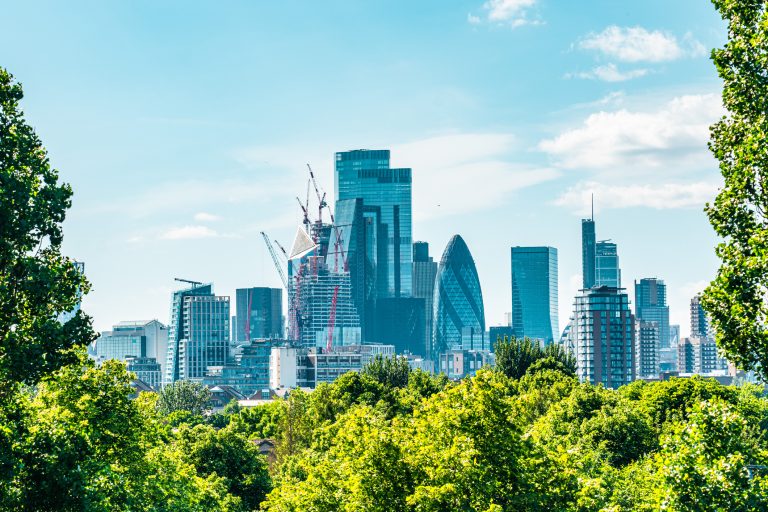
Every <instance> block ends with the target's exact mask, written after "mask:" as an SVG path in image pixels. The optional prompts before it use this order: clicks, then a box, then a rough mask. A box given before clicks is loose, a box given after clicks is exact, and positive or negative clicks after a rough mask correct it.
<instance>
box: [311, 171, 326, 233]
mask: <svg viewBox="0 0 768 512" xmlns="http://www.w3.org/2000/svg"><path fill="white" fill-rule="evenodd" d="M307 169H309V177H310V178H311V179H312V186H313V187H315V194H317V219H318V222H319V223H320V224H322V223H323V208H325V207H326V206H328V203H326V202H325V192H323V195H322V196H321V195H320V189H319V188H318V187H317V181H315V173H314V172H312V167H310V166H309V164H307Z"/></svg>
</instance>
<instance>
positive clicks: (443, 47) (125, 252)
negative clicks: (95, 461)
mask: <svg viewBox="0 0 768 512" xmlns="http://www.w3.org/2000/svg"><path fill="white" fill-rule="evenodd" d="M0 4H2V8H1V9H0V12H2V13H3V18H4V19H3V23H2V26H3V29H2V30H0V66H3V67H5V68H6V69H7V70H8V71H10V72H11V73H12V74H13V75H14V76H15V77H16V79H17V80H18V81H19V82H21V83H22V85H23V87H24V93H25V98H24V100H23V102H22V107H23V109H24V112H25V115H26V119H27V121H28V122H29V123H30V124H31V125H32V126H34V127H35V129H36V131H37V133H38V135H39V136H40V137H41V139H42V140H43V143H44V145H45V146H46V148H47V149H48V152H49V156H50V159H51V162H52V164H53V165H54V166H55V167H56V168H57V169H58V170H59V173H60V178H61V180H63V181H65V182H68V183H70V184H71V185H72V187H73V189H74V198H73V206H72V209H71V211H70V212H69V214H68V217H67V220H66V221H65V224H64V236H65V241H64V246H63V250H64V253H65V254H67V255H69V256H71V257H73V258H75V259H77V260H81V261H84V262H85V268H86V274H87V276H88V278H89V279H90V281H91V283H92V287H93V288H92V291H91V293H90V294H89V295H87V296H86V297H85V298H84V301H83V309H84V310H85V311H86V312H88V313H89V314H90V315H92V317H93V319H94V325H95V327H96V328H97V329H98V330H107V329H109V328H110V326H111V325H113V324H114V323H117V322H118V321H121V320H135V319H151V318H157V319H159V320H161V321H163V322H168V316H169V310H170V299H171V293H172V291H173V290H174V289H177V288H178V286H177V285H178V284H179V283H175V282H174V280H173V279H174V277H182V278H187V279H193V280H197V281H204V282H213V283H214V290H215V291H216V292H217V294H220V295H231V296H233V295H234V290H235V289H236V288H243V287H248V286H274V287H279V286H281V284H280V280H279V277H278V275H277V272H276V271H275V268H274V266H273V264H272V261H271V259H270V257H269V254H268V252H267V250H266V247H265V245H264V243H263V240H262V239H261V236H260V235H259V233H260V232H261V231H266V232H267V233H268V234H269V235H270V236H271V237H272V238H276V239H278V240H280V241H281V242H282V243H283V245H289V243H290V241H291V240H292V238H293V234H294V232H295V229H296V226H297V225H298V224H299V222H300V220H301V212H300V210H299V206H298V204H297V202H296V199H295V197H296V196H303V195H304V194H305V193H306V179H307V171H306V163H310V164H311V165H312V167H313V169H314V170H315V173H316V174H317V177H318V180H319V182H320V185H321V187H322V188H323V189H324V190H326V191H327V192H328V194H329V195H330V196H331V198H332V195H333V157H334V153H335V152H336V151H345V150H350V149H358V148H366V149H390V150H391V158H392V164H393V166H399V167H411V168H413V180H414V181H413V211H414V221H413V223H414V227H413V238H414V240H424V241H427V242H429V243H430V251H431V255H432V256H433V257H434V258H435V259H436V260H439V258H440V256H441V254H442V252H443V249H444V247H445V245H446V244H447V242H448V240H449V239H450V237H451V236H452V235H454V234H456V233H458V234H461V235H462V237H463V238H464V239H465V240H466V242H467V244H468V246H469V249H470V251H471V252H472V255H473V257H474V259H475V262H476V265H477V269H478V273H479V276H480V283H481V287H482V291H483V296H484V302H485V314H486V324H487V325H489V326H490V325H500V324H502V323H503V322H504V313H505V312H507V311H509V310H510V309H511V286H510V247H511V246H515V245H522V246H525V245H549V246H554V247H556V248H557V249H558V252H559V304H560V307H559V311H560V315H559V316H560V329H562V328H563V327H564V326H565V323H566V322H567V319H568V316H569V314H570V312H571V309H572V302H573V296H574V295H575V294H576V293H577V290H578V288H579V287H580V283H581V275H580V274H581V247H580V242H581V231H580V230H581V221H580V219H581V218H582V217H584V216H585V215H587V216H588V215H589V208H590V197H591V196H592V194H594V198H595V220H596V230H597V237H598V239H611V240H613V241H614V242H616V243H617V244H618V250H619V257H620V261H621V267H622V278H623V285H624V286H625V287H626V288H627V291H628V293H630V298H631V299H633V298H634V284H633V282H634V280H639V279H640V278H644V277H658V278H662V279H664V280H665V281H666V283H667V286H668V302H669V306H670V317H671V323H672V324H680V325H681V328H682V334H683V335H686V334H687V333H688V332H689V331H690V326H689V317H688V308H689V301H690V298H691V297H692V296H693V295H694V294H695V293H697V292H699V291H701V290H702V289H703V288H704V287H705V286H706V284H707V282H708V281H710V280H711V279H712V278H713V277H714V275H715V272H716V270H717V266H718V261H717V258H716V256H715V254H714V246H715V245H716V244H717V239H716V237H715V234H714V232H713V230H712V228H711V227H710V225H709V223H708V221H707V218H706V215H705V213H704V211H703V208H704V205H705V204H706V203H707V202H708V201H711V200H712V199H713V198H714V196H715V194H716V193H717V190H718V187H719V186H720V184H721V181H722V179H721V177H720V174H719V171H718V167H717V163H716V161H715V160H714V159H713V157H712V156H711V155H710V154H709V152H708V150H707V140H708V133H709V128H708V127H709V125H711V124H712V123H713V122H714V121H716V120H717V119H718V118H719V117H720V116H721V115H722V114H723V111H722V107H721V102H720V91H721V84H720V81H719V79H718V77H717V74H716V72H715V69H714V66H713V65H712V63H711V61H710V60H709V53H710V51H711V49H712V48H715V47H717V46H720V45H722V44H723V43H724V40H725V35H726V29H725V25H724V22H723V21H722V20H721V19H720V17H719V16H718V14H717V13H716V11H715V10H714V7H712V5H711V4H710V3H709V2H706V1H701V0H675V1H674V2H669V1H668V0H645V1H643V2H617V1H615V0H582V1H579V2H573V1H566V0H489V1H484V0H466V1H464V0H455V1H451V2H446V1H445V0H420V1H418V2H413V1H380V0H369V1H365V2H359V1H351V0H349V1H333V0H331V1H320V0H313V1H304V2H301V1H296V0H284V1H281V2H267V1H237V0H229V1H224V2H213V1H210V2H202V1H164V2H156V1H140V0H139V1H131V2H117V1H91V2H82V1H76V0H75V1H72V2H41V1H36V0H29V1H25V2H13V1H7V0H0ZM233 314H234V311H233Z"/></svg>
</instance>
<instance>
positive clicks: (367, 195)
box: [334, 149, 413, 298]
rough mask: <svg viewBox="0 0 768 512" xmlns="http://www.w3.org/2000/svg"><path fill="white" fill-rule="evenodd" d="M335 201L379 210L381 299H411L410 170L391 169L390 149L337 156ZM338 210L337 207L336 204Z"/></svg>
mask: <svg viewBox="0 0 768 512" xmlns="http://www.w3.org/2000/svg"><path fill="white" fill-rule="evenodd" d="M334 184H335V191H336V200H337V202H338V201H344V200H346V199H362V200H363V205H364V206H366V207H378V208H379V209H380V210H379V216H380V219H379V220H380V222H381V225H382V226H383V229H384V231H383V232H382V233H379V235H381V236H382V237H383V240H385V241H386V245H385V247H386V252H385V253H384V254H380V256H382V257H383V258H382V259H384V261H381V259H380V260H379V261H378V265H379V266H381V271H380V273H379V274H378V277H380V279H379V280H378V281H377V283H376V286H377V295H378V297H382V298H388V297H410V296H411V294H412V278H411V263H412V261H413V260H412V255H411V243H412V239H411V169H408V168H404V169H391V168H390V167H389V150H363V149H360V150H354V151H345V152H340V153H336V172H335V183H334ZM337 209H338V204H337Z"/></svg>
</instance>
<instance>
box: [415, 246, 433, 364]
mask: <svg viewBox="0 0 768 512" xmlns="http://www.w3.org/2000/svg"><path fill="white" fill-rule="evenodd" d="M435 277H437V262H436V261H435V260H434V259H433V258H432V256H430V255H429V244H428V243H427V242H415V243H414V244H413V296H414V297H415V298H419V299H424V311H425V319H424V321H425V328H424V346H423V348H422V349H421V350H420V351H419V352H417V353H418V354H420V355H423V356H425V357H426V358H427V359H429V358H430V349H431V346H432V321H433V318H432V316H433V315H432V311H433V309H434V307H433V306H434V298H435Z"/></svg>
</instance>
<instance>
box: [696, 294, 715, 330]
mask: <svg viewBox="0 0 768 512" xmlns="http://www.w3.org/2000/svg"><path fill="white" fill-rule="evenodd" d="M691 336H692V337H696V338H702V339H705V338H712V337H713V335H712V328H711V327H710V325H709V316H708V315H707V312H706V311H704V307H703V306H702V305H701V294H700V293H697V294H696V295H695V296H694V297H693V298H692V299H691Z"/></svg>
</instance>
